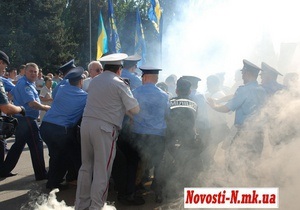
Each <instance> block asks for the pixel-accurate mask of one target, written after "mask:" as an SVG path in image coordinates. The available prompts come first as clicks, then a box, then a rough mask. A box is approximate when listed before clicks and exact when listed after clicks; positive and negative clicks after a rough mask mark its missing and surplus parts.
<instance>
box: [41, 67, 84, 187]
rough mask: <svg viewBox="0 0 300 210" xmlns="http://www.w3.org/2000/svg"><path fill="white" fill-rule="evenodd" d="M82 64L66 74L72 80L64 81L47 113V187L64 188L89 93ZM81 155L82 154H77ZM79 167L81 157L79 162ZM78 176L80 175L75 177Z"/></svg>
mask: <svg viewBox="0 0 300 210" xmlns="http://www.w3.org/2000/svg"><path fill="white" fill-rule="evenodd" d="M83 72H84V69H83V68H82V67H75V68H73V69H72V70H71V71H69V73H68V74H67V75H66V76H65V78H66V79H68V80H69V83H67V84H65V85H61V86H60V87H59V90H58V92H57V95H56V97H55V100H54V101H53V103H52V106H51V109H50V110H49V111H48V112H47V113H46V115H45V116H44V119H43V122H42V125H41V128H40V129H41V135H42V138H43V140H44V142H45V143H46V144H47V146H48V149H49V155H50V160H49V171H48V182H47V184H46V187H47V188H49V189H53V188H63V186H62V185H61V184H60V183H61V181H62V179H63V177H64V175H65V173H66V171H67V168H68V166H67V165H66V164H67V163H70V162H71V161H68V160H69V159H70V157H72V159H73V160H74V159H76V158H77V157H76V156H73V155H72V154H73V153H72V151H73V149H76V148H73V146H72V145H74V143H75V141H76V129H77V124H78V122H79V120H80V118H81V116H82V113H83V109H84V106H85V104H86V98H87V93H86V92H85V91H83V90H82V89H81V88H82V85H83V78H84V77H83ZM78 156H80V154H79V155H78ZM76 165H77V166H76V168H77V170H76V171H78V170H79V167H80V161H79V163H78V162H77V164H76ZM76 178H77V177H76Z"/></svg>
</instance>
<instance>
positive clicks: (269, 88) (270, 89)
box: [262, 81, 284, 96]
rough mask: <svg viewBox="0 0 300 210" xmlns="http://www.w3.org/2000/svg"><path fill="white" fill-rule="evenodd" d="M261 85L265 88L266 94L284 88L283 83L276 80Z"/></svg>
mask: <svg viewBox="0 0 300 210" xmlns="http://www.w3.org/2000/svg"><path fill="white" fill-rule="evenodd" d="M262 87H263V88H264V89H265V91H266V93H267V95H269V96H270V95H274V94H275V93H276V92H277V91H279V90H282V89H284V85H282V84H279V83H278V82H276V81H272V82H269V83H267V84H263V85H262Z"/></svg>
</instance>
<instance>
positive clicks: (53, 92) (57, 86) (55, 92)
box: [52, 79, 69, 99]
mask: <svg viewBox="0 0 300 210" xmlns="http://www.w3.org/2000/svg"><path fill="white" fill-rule="evenodd" d="M65 84H69V80H68V79H63V80H62V81H61V82H60V83H58V84H57V85H56V86H55V88H54V90H53V91H52V98H53V99H54V98H55V96H56V94H57V91H58V89H59V87H60V86H61V85H65Z"/></svg>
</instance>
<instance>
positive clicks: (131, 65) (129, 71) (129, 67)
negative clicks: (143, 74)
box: [121, 55, 142, 90]
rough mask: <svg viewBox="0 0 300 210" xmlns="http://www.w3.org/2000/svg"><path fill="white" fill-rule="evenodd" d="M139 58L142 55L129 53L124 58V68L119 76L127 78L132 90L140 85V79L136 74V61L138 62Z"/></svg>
mask: <svg viewBox="0 0 300 210" xmlns="http://www.w3.org/2000/svg"><path fill="white" fill-rule="evenodd" d="M141 59H142V57H141V56H139V55H131V56H128V58H126V59H125V60H124V64H123V66H124V68H123V70H122V74H121V77H122V78H126V79H129V81H130V89H131V90H134V89H135V88H137V87H139V86H141V85H142V81H141V79H140V78H139V77H138V75H137V74H136V69H137V62H139V61H140V60H141Z"/></svg>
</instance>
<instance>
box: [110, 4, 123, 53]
mask: <svg viewBox="0 0 300 210" xmlns="http://www.w3.org/2000/svg"><path fill="white" fill-rule="evenodd" d="M108 20H109V33H108V34H109V41H108V43H109V51H110V52H111V53H119V52H121V43H120V39H119V35H118V30H117V26H116V21H115V17H114V8H113V3H112V0H108Z"/></svg>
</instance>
